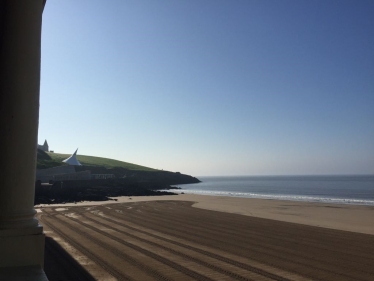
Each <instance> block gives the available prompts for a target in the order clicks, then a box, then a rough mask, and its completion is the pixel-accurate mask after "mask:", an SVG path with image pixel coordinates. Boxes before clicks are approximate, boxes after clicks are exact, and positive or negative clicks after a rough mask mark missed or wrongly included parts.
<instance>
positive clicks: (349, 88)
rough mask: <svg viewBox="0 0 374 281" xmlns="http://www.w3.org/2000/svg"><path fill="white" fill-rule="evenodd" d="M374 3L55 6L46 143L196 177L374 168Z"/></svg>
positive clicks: (44, 111)
mask: <svg viewBox="0 0 374 281" xmlns="http://www.w3.org/2000/svg"><path fill="white" fill-rule="evenodd" d="M373 15H374V1H371V0H368V1H363V0H361V1H360V0H358V1H356V0H352V1H344V0H339V1H338V0H334V1H332V0H331V1H327V0H326V1H325V0H323V1H322V0H320V1H309V0H305V1H302V0H293V1H287V0H282V1H276V0H268V1H266V0H257V1H253V0H233V1H231V0H224V1H221V0H203V1H202V0H178V1H175V0H162V1H154V0H136V1H135V0H128V1H123V0H108V1H98V0H80V1H73V0H64V1H53V0H48V1H47V4H46V7H45V10H44V15H43V35H42V69H41V74H42V77H41V90H40V96H41V97H40V120H39V143H40V144H42V143H43V142H44V139H47V140H48V143H49V145H50V149H52V150H54V151H55V152H59V153H73V152H74V151H75V149H76V148H77V147H79V151H78V154H82V155H93V156H102V157H108V158H113V159H118V160H122V161H126V162H131V163H135V164H140V165H144V166H149V167H153V168H158V169H164V170H170V171H180V172H182V173H187V174H192V175H194V176H202V175H292V174H357V173H358V174H373V173H374V17H373Z"/></svg>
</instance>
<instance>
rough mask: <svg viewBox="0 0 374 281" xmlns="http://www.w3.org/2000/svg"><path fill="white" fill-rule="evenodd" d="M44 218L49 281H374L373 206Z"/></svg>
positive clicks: (174, 199)
mask: <svg viewBox="0 0 374 281" xmlns="http://www.w3.org/2000/svg"><path fill="white" fill-rule="evenodd" d="M38 211H39V212H38V217H39V219H40V221H41V224H42V225H43V226H44V229H45V232H46V236H47V240H46V266H45V271H46V273H47V275H48V277H49V279H50V280H51V281H52V280H160V279H162V280H237V279H239V280H374V255H373V253H374V208H373V207H370V206H354V205H335V204H318V203H305V202H291V201H277V200H263V199H246V198H233V197H214V196H202V195H187V194H185V195H178V196H157V197H132V198H131V199H130V198H128V197H123V198H120V199H119V200H118V201H117V203H113V202H110V203H109V202H100V203H97V202H85V203H79V204H64V205H59V206H40V208H38ZM56 242H57V243H56Z"/></svg>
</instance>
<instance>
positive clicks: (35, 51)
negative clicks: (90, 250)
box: [0, 0, 45, 268]
mask: <svg viewBox="0 0 374 281" xmlns="http://www.w3.org/2000/svg"><path fill="white" fill-rule="evenodd" d="M0 1H1V2H0V32H1V33H0V148H1V153H0V268H2V267H10V266H18V267H20V266H34V265H36V266H37V265H40V266H43V257H44V234H43V228H42V227H41V226H40V225H39V224H38V221H37V220H36V219H35V218H34V215H35V209H34V194H35V164H36V147H37V135H38V119H39V85H40V44H41V24H42V12H43V7H44V2H45V1H43V0H0Z"/></svg>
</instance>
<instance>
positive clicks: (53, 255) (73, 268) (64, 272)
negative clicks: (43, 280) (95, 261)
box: [44, 237, 95, 281]
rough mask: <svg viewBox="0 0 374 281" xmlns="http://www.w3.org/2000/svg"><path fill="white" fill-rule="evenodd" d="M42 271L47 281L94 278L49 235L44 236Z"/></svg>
mask: <svg viewBox="0 0 374 281" xmlns="http://www.w3.org/2000/svg"><path fill="white" fill-rule="evenodd" d="M44 272H45V273H46V275H47V277H48V280H49V281H71V280H77V281H78V280H82V281H86V280H87V281H88V280H90V281H91V280H95V278H93V277H92V275H91V274H90V273H89V272H88V271H87V270H86V269H84V268H83V267H82V266H81V265H80V264H79V263H78V262H77V261H76V260H75V259H74V258H73V257H72V256H71V255H70V254H69V253H67V252H66V251H65V250H64V249H63V248H62V247H61V246H60V244H58V243H57V242H56V241H55V240H53V239H52V238H51V237H45V255H44Z"/></svg>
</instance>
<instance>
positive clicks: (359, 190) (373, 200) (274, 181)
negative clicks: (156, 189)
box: [177, 175, 374, 206]
mask: <svg viewBox="0 0 374 281" xmlns="http://www.w3.org/2000/svg"><path fill="white" fill-rule="evenodd" d="M199 179H200V180H201V181H202V182H201V183H197V184H185V185H178V187H180V188H182V189H181V190H178V191H177V192H178V193H181V192H184V193H193V194H202V195H214V196H234V197H245V198H262V199H277V200H290V201H306V202H324V203H336V204H354V205H372V206H374V175H352V176H237V177H199Z"/></svg>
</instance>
